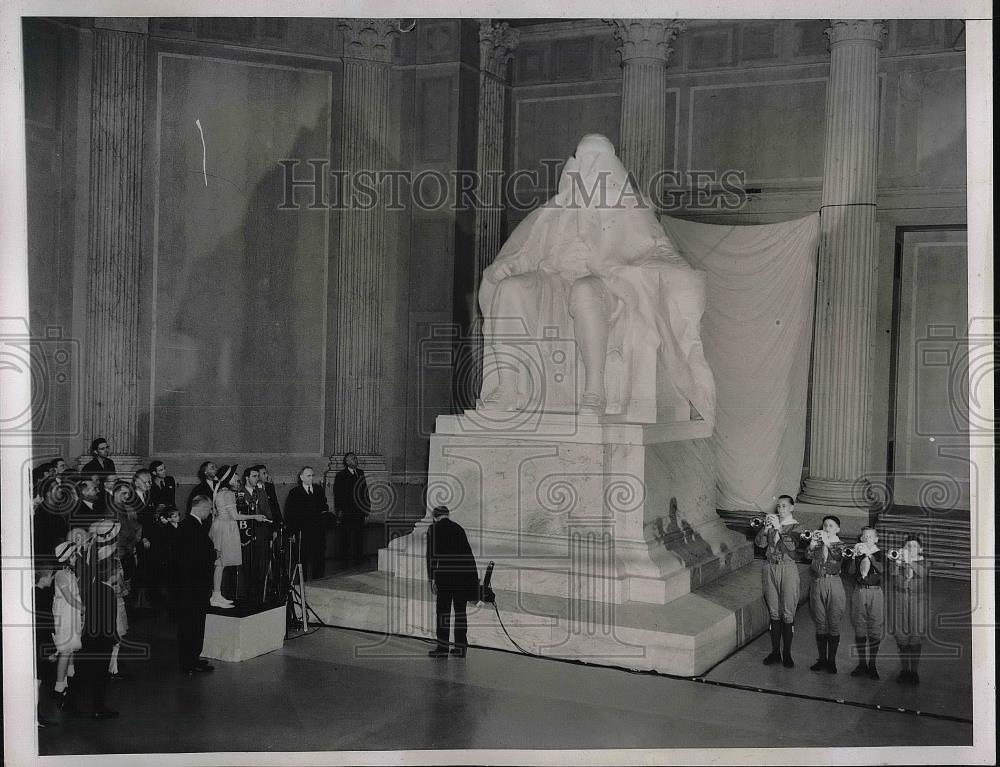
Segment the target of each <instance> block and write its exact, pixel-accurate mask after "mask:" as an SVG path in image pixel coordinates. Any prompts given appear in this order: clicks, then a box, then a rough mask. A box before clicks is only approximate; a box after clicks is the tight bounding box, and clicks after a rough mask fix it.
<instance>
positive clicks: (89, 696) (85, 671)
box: [73, 519, 121, 719]
mask: <svg viewBox="0 0 1000 767" xmlns="http://www.w3.org/2000/svg"><path fill="white" fill-rule="evenodd" d="M120 529H121V525H119V524H118V522H116V521H114V520H110V519H102V520H99V521H97V522H94V523H93V524H92V525H91V526H90V528H89V531H88V532H89V534H90V546H89V550H88V551H87V554H86V556H85V557H84V559H83V560H82V562H81V564H80V596H81V599H82V601H83V630H82V631H81V634H80V642H81V644H82V647H81V649H80V651H79V653H78V654H77V656H76V667H77V676H78V678H79V690H78V698H77V699H76V700H74V701H73V704H74V705H73V709H75V710H76V713H81V714H82V715H83V716H86V717H88V718H92V719H114V718H115V717H117V716H118V712H117V711H113V710H112V709H110V708H108V707H107V705H106V704H105V702H104V695H105V692H106V690H107V685H108V662H109V661H110V659H111V652H112V650H113V649H114V646H115V644H116V643H118V642H119V641H121V638H120V637H119V636H118V629H117V617H118V600H117V598H116V597H115V590H114V587H113V585H112V584H113V583H114V579H115V578H116V577H117V571H118V563H117V562H116V553H117V551H118V541H117V538H118V533H119V531H120ZM74 697H76V696H74ZM81 703H83V704H85V705H84V707H83V710H82V711H81V710H80V708H79V704H81ZM86 703H89V706H87V705H86Z"/></svg>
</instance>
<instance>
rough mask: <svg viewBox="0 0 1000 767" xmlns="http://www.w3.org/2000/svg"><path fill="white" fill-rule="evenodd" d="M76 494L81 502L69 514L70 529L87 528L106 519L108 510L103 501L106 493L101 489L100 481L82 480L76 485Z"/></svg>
mask: <svg viewBox="0 0 1000 767" xmlns="http://www.w3.org/2000/svg"><path fill="white" fill-rule="evenodd" d="M76 493H77V497H78V499H79V502H78V503H76V504H75V506H74V507H73V509H72V511H71V512H70V514H69V525H70V527H83V528H86V527H89V526H90V525H91V523H93V522H96V521H97V520H99V519H104V517H105V516H106V514H107V509H106V508H105V506H104V503H103V500H102V497H103V495H104V491H103V490H102V489H101V483H100V481H99V480H97V479H83V480H80V481H79V482H77V484H76Z"/></svg>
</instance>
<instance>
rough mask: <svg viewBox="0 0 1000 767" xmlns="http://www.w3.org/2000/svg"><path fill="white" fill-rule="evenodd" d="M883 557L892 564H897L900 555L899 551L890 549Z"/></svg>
mask: <svg viewBox="0 0 1000 767" xmlns="http://www.w3.org/2000/svg"><path fill="white" fill-rule="evenodd" d="M885 555H886V557H888V558H889V559H891V560H892V561H893V562H898V561H899V558H900V557H901V556H902V554H901V553H900V552H899V549H892V550H890V551H887V552H886V554H885Z"/></svg>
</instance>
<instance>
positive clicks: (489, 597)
mask: <svg viewBox="0 0 1000 767" xmlns="http://www.w3.org/2000/svg"><path fill="white" fill-rule="evenodd" d="M492 577H493V562H490V563H489V564H488V565H487V566H486V575H484V576H483V585H482V586H480V587H479V601H480V602H486V603H487V604H495V603H496V601H497V595H496V594H495V593H494V592H493V589H491V588H490V579H491V578H492Z"/></svg>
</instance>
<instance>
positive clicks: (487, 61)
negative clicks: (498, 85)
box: [479, 19, 521, 80]
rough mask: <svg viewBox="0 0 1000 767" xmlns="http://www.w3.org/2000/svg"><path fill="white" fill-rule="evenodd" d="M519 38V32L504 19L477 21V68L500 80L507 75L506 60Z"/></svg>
mask: <svg viewBox="0 0 1000 767" xmlns="http://www.w3.org/2000/svg"><path fill="white" fill-rule="evenodd" d="M520 40H521V33H520V32H518V31H517V30H516V29H511V28H510V24H508V23H507V22H506V21H494V20H493V19H483V20H482V21H480V22H479V68H480V69H481V70H482V71H484V72H487V73H489V74H491V75H494V76H495V77H499V78H500V79H501V80H503V79H505V78H506V76H507V62H508V61H510V59H511V57H512V56H513V55H514V49H515V48H516V47H517V44H518V43H519V42H520Z"/></svg>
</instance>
